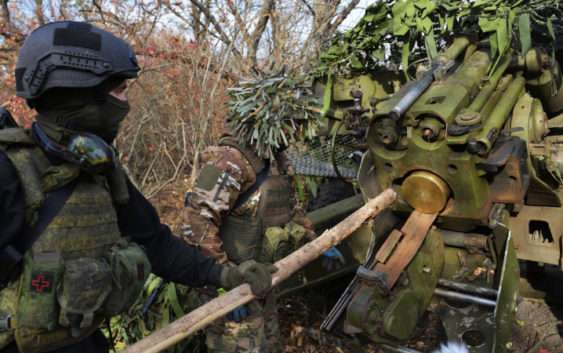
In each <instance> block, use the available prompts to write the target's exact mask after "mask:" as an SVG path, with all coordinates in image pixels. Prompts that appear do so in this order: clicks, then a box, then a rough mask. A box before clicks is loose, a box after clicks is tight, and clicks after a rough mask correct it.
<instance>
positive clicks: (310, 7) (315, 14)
mask: <svg viewBox="0 0 563 353" xmlns="http://www.w3.org/2000/svg"><path fill="white" fill-rule="evenodd" d="M301 2H302V3H303V4H304V5H305V6H306V7H307V9H308V10H309V12H311V15H312V16H313V17H317V13H316V12H315V9H313V7H312V6H311V4H309V3H308V2H307V0H301Z"/></svg>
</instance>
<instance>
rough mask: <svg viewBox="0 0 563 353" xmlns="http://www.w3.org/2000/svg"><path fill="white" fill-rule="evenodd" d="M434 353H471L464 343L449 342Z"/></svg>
mask: <svg viewBox="0 0 563 353" xmlns="http://www.w3.org/2000/svg"><path fill="white" fill-rule="evenodd" d="M434 353H469V350H467V347H466V346H465V345H464V344H463V343H456V342H448V343H447V344H443V345H441V346H440V349H439V350H437V351H434Z"/></svg>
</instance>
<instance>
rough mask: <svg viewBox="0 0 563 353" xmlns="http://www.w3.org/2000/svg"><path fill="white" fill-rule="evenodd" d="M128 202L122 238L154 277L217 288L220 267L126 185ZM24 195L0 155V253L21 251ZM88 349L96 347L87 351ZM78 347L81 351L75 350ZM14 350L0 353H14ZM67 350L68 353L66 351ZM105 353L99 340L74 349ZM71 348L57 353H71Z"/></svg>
mask: <svg viewBox="0 0 563 353" xmlns="http://www.w3.org/2000/svg"><path fill="white" fill-rule="evenodd" d="M128 189H129V195H130V198H129V202H128V203H127V204H126V205H124V206H117V207H116V211H117V217H118V223H119V229H120V231H121V233H122V234H124V235H127V236H129V237H131V239H132V240H133V241H135V242H136V243H138V244H140V245H142V246H143V247H144V248H145V251H146V253H147V256H148V258H149V260H150V262H151V265H152V270H153V273H155V274H156V275H158V276H160V277H163V278H164V279H166V280H170V281H174V282H177V283H181V284H185V285H189V286H196V287H199V286H203V285H205V284H219V277H220V273H221V269H222V266H221V265H218V264H216V263H215V260H213V259H212V258H210V257H207V256H204V255H203V254H202V253H201V252H200V251H199V250H198V249H196V248H194V247H192V246H190V245H188V244H187V243H185V242H184V241H183V240H181V239H180V238H178V237H176V236H174V235H173V234H172V233H171V231H170V229H169V228H168V226H166V225H164V224H162V223H160V218H159V216H158V214H157V212H156V210H155V209H154V207H153V206H152V205H151V204H150V202H149V201H148V200H147V199H146V198H145V197H144V196H143V195H142V194H141V193H140V192H139V190H137V189H136V188H135V186H134V185H133V184H132V183H131V182H128ZM25 230H26V225H25V202H24V191H23V188H22V185H21V183H20V181H19V179H18V176H17V173H16V170H15V168H14V166H13V165H12V163H11V162H10V160H9V159H8V157H7V156H6V155H5V154H4V153H2V152H0V249H1V248H3V247H5V246H7V245H12V246H14V247H15V248H16V249H18V250H23V249H21V240H22V237H25ZM89 345H94V346H96V347H97V346H99V348H96V349H94V346H92V349H94V350H90V349H89V348H87V347H89ZM78 346H79V347H80V348H78ZM14 349H15V347H12V346H11V348H10V347H9V348H7V349H5V350H2V351H1V353H7V352H17V350H14ZM69 349H70V350H69ZM78 349H80V353H85V352H96V353H98V352H106V351H107V345H105V344H103V342H100V339H99V337H98V339H94V338H90V339H87V340H86V341H85V342H81V343H80V344H79V345H77V348H76V351H77V352H78ZM73 351H74V350H72V349H71V347H68V348H67V349H64V350H60V351H56V352H73Z"/></svg>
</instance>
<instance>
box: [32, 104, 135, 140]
mask: <svg viewBox="0 0 563 353" xmlns="http://www.w3.org/2000/svg"><path fill="white" fill-rule="evenodd" d="M57 98H59V97H57ZM54 103H55V102H54ZM45 108H47V109H45ZM45 108H43V109H41V110H40V111H39V112H40V114H39V116H38V117H37V120H38V121H39V122H41V123H42V124H43V126H45V128H46V129H47V130H46V132H47V133H48V135H49V136H50V137H51V138H52V139H54V140H55V141H57V142H64V141H60V140H62V139H63V137H62V136H63V135H66V136H69V135H71V134H72V133H75V132H87V133H91V134H94V135H97V136H99V137H101V138H102V139H103V140H104V141H106V142H107V143H109V144H111V143H112V142H113V140H114V139H115V137H116V136H117V133H118V131H119V125H120V124H121V122H122V121H123V119H125V117H126V116H127V114H128V113H129V109H130V107H129V102H127V101H121V100H119V99H117V98H115V97H114V96H112V95H110V94H106V95H105V96H104V98H103V99H93V98H90V97H83V96H74V97H72V96H71V97H69V99H68V100H66V101H63V102H61V101H60V100H59V99H57V102H56V103H55V104H53V106H52V107H51V106H49V104H48V103H47V104H45ZM55 135H58V136H55Z"/></svg>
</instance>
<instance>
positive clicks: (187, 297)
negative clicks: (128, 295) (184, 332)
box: [105, 274, 202, 353]
mask: <svg viewBox="0 0 563 353" xmlns="http://www.w3.org/2000/svg"><path fill="white" fill-rule="evenodd" d="M161 281H162V279H161V278H160V277H157V276H155V275H153V274H151V275H150V276H149V279H148V280H147V282H146V283H145V288H144V291H143V294H142V295H141V296H140V297H139V299H138V300H137V302H136V303H135V305H133V306H132V307H131V308H130V309H129V311H128V312H127V313H125V314H122V315H120V316H117V317H114V318H112V319H111V323H110V327H111V335H110V330H108V329H106V330H105V334H106V336H108V338H109V337H111V339H112V341H113V342H114V346H115V349H116V350H117V351H119V350H121V349H123V348H125V347H126V346H127V345H131V344H133V343H135V342H137V341H139V340H141V339H142V338H144V337H146V336H148V335H149V334H150V333H152V332H153V331H155V330H158V329H161V328H163V327H165V326H167V325H168V324H170V323H171V322H172V321H174V320H176V319H178V318H180V317H182V316H183V315H185V314H186V313H188V312H190V311H191V310H194V309H195V308H197V307H198V306H200V305H201V304H202V303H201V301H200V299H199V297H198V296H197V294H196V293H195V291H193V290H190V289H189V288H188V287H185V286H182V285H179V284H175V283H171V282H167V283H164V284H161ZM155 291H156V293H157V295H156V297H155V298H154V301H153V302H152V304H151V305H150V307H149V308H148V310H147V311H146V313H143V307H144V305H145V303H146V302H147V300H148V298H149V297H150V296H151V294H152V293H154V292H155ZM197 339H198V338H197V337H193V339H188V340H185V341H183V342H182V343H181V344H178V345H176V346H174V348H171V349H169V350H167V351H166V352H167V353H180V352H192V351H194V350H192V349H188V347H190V348H193V346H197V344H198V342H197Z"/></svg>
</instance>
